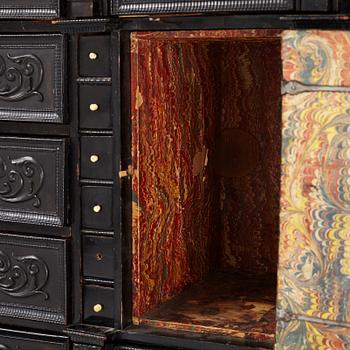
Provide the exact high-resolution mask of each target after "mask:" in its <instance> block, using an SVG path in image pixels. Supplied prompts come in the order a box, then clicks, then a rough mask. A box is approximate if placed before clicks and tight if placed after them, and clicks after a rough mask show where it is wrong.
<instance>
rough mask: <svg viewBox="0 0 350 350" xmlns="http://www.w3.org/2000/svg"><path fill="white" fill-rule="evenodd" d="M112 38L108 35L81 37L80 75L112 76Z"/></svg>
mask: <svg viewBox="0 0 350 350" xmlns="http://www.w3.org/2000/svg"><path fill="white" fill-rule="evenodd" d="M109 45H110V40H109V36H107V35H89V36H83V37H81V38H80V55H79V56H80V58H79V64H80V75H81V76H83V77H107V76H110V74H111V73H110V58H109V54H110V52H109Z"/></svg>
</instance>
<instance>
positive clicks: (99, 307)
mask: <svg viewBox="0 0 350 350" xmlns="http://www.w3.org/2000/svg"><path fill="white" fill-rule="evenodd" d="M93 309H94V312H96V313H99V312H101V311H102V310H103V305H102V304H95V305H94V307H93Z"/></svg>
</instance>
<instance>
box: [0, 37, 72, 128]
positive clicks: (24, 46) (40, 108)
mask: <svg viewBox="0 0 350 350" xmlns="http://www.w3.org/2000/svg"><path fill="white" fill-rule="evenodd" d="M64 63H65V44H64V38H63V36H62V35H60V34H57V35H56V34H55V35H54V34H48V35H21V36H13V35H2V36H0V120H13V121H32V122H52V123H62V122H63V120H64V111H63V108H64V101H63V96H64V91H63V90H64V84H63V79H64Z"/></svg>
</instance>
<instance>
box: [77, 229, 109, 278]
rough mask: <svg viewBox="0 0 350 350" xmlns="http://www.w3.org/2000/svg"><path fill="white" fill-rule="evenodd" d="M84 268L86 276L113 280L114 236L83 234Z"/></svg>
mask: <svg viewBox="0 0 350 350" xmlns="http://www.w3.org/2000/svg"><path fill="white" fill-rule="evenodd" d="M83 270H84V276H85V277H95V278H102V279H110V280H113V278H114V239H113V237H96V236H91V235H84V236H83Z"/></svg>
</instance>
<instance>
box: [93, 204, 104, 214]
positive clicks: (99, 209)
mask: <svg viewBox="0 0 350 350" xmlns="http://www.w3.org/2000/svg"><path fill="white" fill-rule="evenodd" d="M92 210H93V211H94V213H99V212H100V211H101V210H102V206H101V205H99V204H96V205H94V206H93V208H92Z"/></svg>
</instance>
